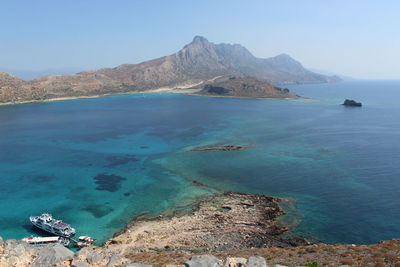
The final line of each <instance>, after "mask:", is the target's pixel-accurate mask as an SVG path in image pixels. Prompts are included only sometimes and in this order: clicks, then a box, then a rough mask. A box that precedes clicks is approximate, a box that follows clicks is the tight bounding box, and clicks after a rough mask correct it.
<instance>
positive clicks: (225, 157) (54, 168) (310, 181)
mask: <svg viewBox="0 0 400 267" xmlns="http://www.w3.org/2000/svg"><path fill="white" fill-rule="evenodd" d="M290 89H291V90H293V91H295V92H297V93H299V94H301V95H305V96H309V97H311V99H307V100H299V101H266V100H256V99H222V98H207V97H194V96H184V95H175V94H138V95H124V96H111V97H104V98H98V99H80V100H72V101H62V102H51V103H35V104H25V105H15V106H3V107H0V149H1V150H0V179H1V181H2V186H1V187H0V200H1V202H0V203H1V204H0V236H3V237H4V238H7V239H8V238H22V237H24V236H27V235H31V234H37V233H35V232H34V231H33V230H32V228H31V227H30V226H29V223H28V216H29V215H35V214H39V213H41V212H51V213H53V214H54V215H55V216H56V217H59V218H62V219H63V220H65V221H66V222H69V223H70V224H72V226H74V227H75V228H77V230H78V234H89V235H91V236H94V237H96V238H99V240H100V242H101V241H104V240H105V239H107V238H109V237H110V236H112V235H113V234H114V233H115V232H116V231H118V230H119V229H121V228H122V227H123V226H124V224H125V223H126V222H127V221H128V220H129V219H130V218H132V217H133V216H136V215H139V214H141V213H143V212H149V213H150V214H157V213H159V212H162V211H165V210H168V209H171V208H176V207H178V208H185V205H187V204H188V203H190V202H191V201H192V200H193V199H195V198H196V197H197V196H200V195H203V194H208V193H212V192H215V191H220V190H238V191H245V192H258V193H265V194H272V195H275V196H284V197H292V198H294V199H296V208H297V210H298V211H299V212H300V213H301V214H302V217H296V218H295V219H296V220H298V223H299V226H298V227H297V229H296V232H297V233H299V234H302V235H305V236H315V237H317V238H318V239H320V240H322V241H325V242H330V243H335V242H350V243H371V242H376V241H379V240H381V239H390V238H396V237H397V238H398V237H400V228H399V227H398V222H399V221H400V207H399V205H398V203H399V199H400V197H399V195H400V194H399V192H400V181H399V179H400V170H399V169H398V166H399V163H400V155H399V151H400V138H399V136H400V122H399V119H398V118H399V115H400V105H399V104H398V103H397V102H396V98H398V96H400V82H398V81H386V82H375V81H368V82H367V81H362V82H343V83H337V84H319V85H294V86H290ZM345 98H354V99H356V100H359V101H362V102H363V104H364V107H362V108H361V109H360V108H346V107H343V106H340V105H338V104H339V103H341V102H342V101H343V100H344V99H345ZM214 143H235V144H250V145H251V148H250V149H248V150H243V151H235V152H222V151H213V152H202V153H188V152H185V151H184V150H185V149H187V148H189V147H191V146H196V145H204V144H214ZM193 179H195V180H199V181H203V182H205V183H206V184H208V185H209V187H196V186H193V185H192V182H191V180H193ZM96 182H97V184H96Z"/></svg>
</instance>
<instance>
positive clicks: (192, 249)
mask: <svg viewBox="0 0 400 267" xmlns="http://www.w3.org/2000/svg"><path fill="white" fill-rule="evenodd" d="M281 201H282V200H281V199H279V198H274V197H269V196H265V195H258V194H245V193H234V192H225V193H218V194H214V195H211V196H207V197H204V198H202V199H200V200H198V201H197V203H195V205H194V207H193V210H192V211H189V212H187V213H185V214H182V213H180V214H178V213H175V214H173V215H170V216H163V215H159V216H156V217H150V218H149V217H145V216H144V215H142V216H139V217H137V218H135V219H133V220H132V221H131V222H130V223H128V224H127V226H126V227H125V228H124V229H123V230H122V231H121V232H119V233H117V234H116V235H115V236H114V237H113V238H111V239H110V240H108V241H107V242H106V243H105V244H104V245H103V246H101V247H96V246H90V247H86V248H83V249H81V250H80V251H78V252H76V253H73V252H72V251H70V250H69V249H67V248H65V247H63V246H61V245H60V244H56V245H47V246H46V247H42V248H36V247H32V246H30V245H28V244H27V243H25V242H23V241H17V240H7V241H5V242H3V240H2V239H1V238H0V266H18V267H19V266H21V267H22V266H31V267H35V266H59V267H61V266H65V267H70V266H74V267H89V266H93V267H100V266H107V267H112V266H125V267H149V266H168V267H178V266H179V267H180V266H182V267H183V266H186V267H201V266H213V267H246V266H247V267H256V266H257V267H268V266H271V267H272V266H274V267H282V266H393V267H399V266H400V240H390V241H384V242H381V243H379V244H374V245H354V244H351V245H327V244H310V243H309V242H307V241H306V240H305V239H302V238H296V237H289V235H285V234H284V233H285V232H287V230H288V228H287V227H286V226H284V225H281V224H280V223H279V222H278V219H279V218H280V217H281V216H282V215H283V214H284V213H285V212H284V211H283V209H282V208H281V207H280V206H279V203H280V202H281ZM314 263H315V264H317V265H315V264H314Z"/></svg>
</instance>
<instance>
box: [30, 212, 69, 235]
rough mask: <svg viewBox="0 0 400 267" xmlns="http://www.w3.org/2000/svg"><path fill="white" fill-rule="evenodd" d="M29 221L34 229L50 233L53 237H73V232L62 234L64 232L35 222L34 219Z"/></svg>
mask: <svg viewBox="0 0 400 267" xmlns="http://www.w3.org/2000/svg"><path fill="white" fill-rule="evenodd" d="M30 221H31V223H32V225H34V226H35V227H37V228H39V229H41V230H43V231H46V232H48V233H51V234H53V235H58V236H62V237H67V238H71V237H73V236H74V235H75V233H74V232H71V233H64V232H62V231H60V230H59V229H56V228H53V227H51V226H50V225H48V224H43V223H40V222H38V221H37V220H35V218H34V217H31V218H30Z"/></svg>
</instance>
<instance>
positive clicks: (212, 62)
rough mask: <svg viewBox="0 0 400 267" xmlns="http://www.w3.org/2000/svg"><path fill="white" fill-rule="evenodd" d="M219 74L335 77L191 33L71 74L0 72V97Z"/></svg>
mask: <svg viewBox="0 0 400 267" xmlns="http://www.w3.org/2000/svg"><path fill="white" fill-rule="evenodd" d="M217 76H238V77H240V76H252V77H256V78H258V79H262V80H268V81H271V82H273V83H280V84H285V83H322V82H334V81H338V78H335V77H329V76H325V75H322V74H317V73H313V72H311V71H309V70H307V69H305V68H304V67H303V66H302V65H301V63H300V62H298V61H296V60H294V59H292V58H291V57H290V56H289V55H286V54H281V55H278V56H276V57H272V58H265V59H263V58H257V57H255V56H253V55H252V54H251V52H250V51H248V50H247V49H246V48H245V47H243V46H241V45H239V44H226V43H222V44H214V43H212V42H209V41H208V40H207V39H206V38H205V37H202V36H195V37H194V38H193V40H192V42H190V43H189V44H187V45H185V46H184V47H183V48H182V49H181V50H179V51H178V52H176V53H174V54H171V55H169V56H164V57H160V58H156V59H152V60H149V61H144V62H141V63H138V64H122V65H119V66H117V67H114V68H102V69H98V70H89V71H83V72H79V73H77V74H73V75H52V76H44V77H40V78H36V79H33V80H29V81H23V80H21V79H18V78H17V77H15V76H12V75H10V76H7V75H6V74H2V75H1V76H0V102H3V103H5V102H11V103H12V102H21V101H38V100H39V101H40V100H46V99H52V98H60V97H78V96H94V95H103V94H115V93H128V92H138V91H147V90H150V89H156V88H162V87H187V86H188V85H192V84H196V83H201V82H205V81H207V80H209V79H213V78H215V77H217Z"/></svg>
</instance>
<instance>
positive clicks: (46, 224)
mask: <svg viewBox="0 0 400 267" xmlns="http://www.w3.org/2000/svg"><path fill="white" fill-rule="evenodd" d="M29 220H30V221H31V223H32V224H33V225H34V226H36V227H37V228H40V229H42V230H44V231H46V232H49V233H52V234H54V235H58V236H64V237H68V238H70V237H73V236H74V235H75V229H74V228H72V227H71V226H70V225H69V224H67V223H65V222H63V221H61V220H56V219H54V218H53V216H51V214H48V213H43V214H42V215H40V216H31V217H29Z"/></svg>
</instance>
